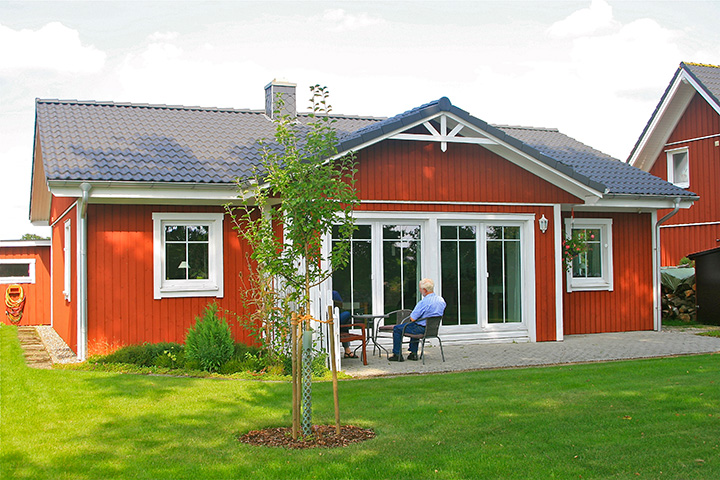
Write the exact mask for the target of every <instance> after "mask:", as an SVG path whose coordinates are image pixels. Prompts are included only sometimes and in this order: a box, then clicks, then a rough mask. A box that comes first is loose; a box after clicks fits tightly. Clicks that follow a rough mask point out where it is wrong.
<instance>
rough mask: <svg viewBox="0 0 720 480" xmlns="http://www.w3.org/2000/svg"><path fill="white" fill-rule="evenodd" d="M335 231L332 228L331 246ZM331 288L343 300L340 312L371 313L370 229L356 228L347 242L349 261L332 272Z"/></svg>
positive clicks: (362, 226)
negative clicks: (348, 244)
mask: <svg viewBox="0 0 720 480" xmlns="http://www.w3.org/2000/svg"><path fill="white" fill-rule="evenodd" d="M337 238H338V227H333V243H334V242H337V241H339V240H337ZM332 287H333V290H336V291H337V292H338V293H339V294H340V296H341V297H342V299H343V310H348V311H350V312H351V313H353V314H366V313H372V308H373V304H372V298H373V297H372V240H371V228H370V225H358V226H357V229H356V230H355V233H353V236H352V238H351V239H350V260H349V262H348V264H347V265H345V267H344V268H342V269H339V270H335V271H334V272H333V275H332Z"/></svg>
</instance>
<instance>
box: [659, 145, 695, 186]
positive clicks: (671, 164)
mask: <svg viewBox="0 0 720 480" xmlns="http://www.w3.org/2000/svg"><path fill="white" fill-rule="evenodd" d="M679 153H684V154H685V157H684V159H685V160H684V161H685V172H686V177H687V180H685V181H676V180H675V155H677V154H679ZM665 154H666V155H667V178H668V182H670V183H672V184H673V185H675V186H677V187H680V188H688V187H690V152H689V150H688V147H683V148H674V149H672V150H666V151H665Z"/></svg>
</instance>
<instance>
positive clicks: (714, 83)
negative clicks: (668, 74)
mask: <svg viewBox="0 0 720 480" xmlns="http://www.w3.org/2000/svg"><path fill="white" fill-rule="evenodd" d="M680 68H682V69H684V70H685V71H686V72H688V73H689V74H690V76H691V77H693V78H695V79H696V80H697V81H698V83H700V86H701V87H702V88H704V89H705V92H706V93H707V94H708V95H709V96H710V97H711V98H712V99H713V100H715V103H716V104H717V105H720V102H719V101H718V99H719V98H720V67H718V66H715V65H703V64H700V63H689V62H688V63H685V62H683V63H681V64H680Z"/></svg>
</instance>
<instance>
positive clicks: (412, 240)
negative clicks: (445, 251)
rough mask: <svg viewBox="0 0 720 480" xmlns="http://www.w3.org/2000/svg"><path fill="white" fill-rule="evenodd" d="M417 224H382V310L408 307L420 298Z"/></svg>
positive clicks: (419, 230) (419, 235) (419, 246)
mask: <svg viewBox="0 0 720 480" xmlns="http://www.w3.org/2000/svg"><path fill="white" fill-rule="evenodd" d="M421 232H422V229H421V228H420V225H382V269H383V271H382V279H383V304H384V305H383V307H384V312H392V311H393V310H398V309H401V308H407V309H410V310H412V309H413V307H415V304H416V303H417V302H418V300H420V297H419V295H420V294H419V293H418V282H420V280H421V279H422V278H421V255H420V253H421Z"/></svg>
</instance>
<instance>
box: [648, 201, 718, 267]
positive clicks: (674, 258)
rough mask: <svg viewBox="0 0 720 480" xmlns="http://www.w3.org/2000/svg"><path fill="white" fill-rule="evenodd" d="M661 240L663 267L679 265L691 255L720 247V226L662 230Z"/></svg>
mask: <svg viewBox="0 0 720 480" xmlns="http://www.w3.org/2000/svg"><path fill="white" fill-rule="evenodd" d="M692 208H695V207H692ZM660 239H661V242H662V265H663V266H667V265H677V264H678V263H679V262H680V259H681V258H683V257H687V256H688V254H690V253H697V252H703V251H705V250H710V249H711V248H716V247H720V224H715V225H693V226H687V227H670V228H661V229H660Z"/></svg>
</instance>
